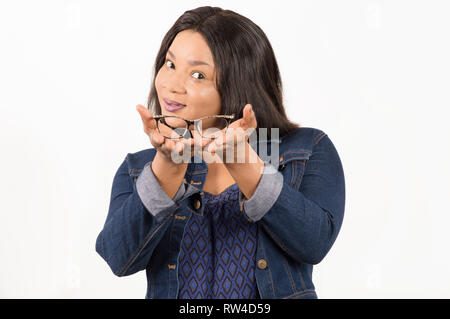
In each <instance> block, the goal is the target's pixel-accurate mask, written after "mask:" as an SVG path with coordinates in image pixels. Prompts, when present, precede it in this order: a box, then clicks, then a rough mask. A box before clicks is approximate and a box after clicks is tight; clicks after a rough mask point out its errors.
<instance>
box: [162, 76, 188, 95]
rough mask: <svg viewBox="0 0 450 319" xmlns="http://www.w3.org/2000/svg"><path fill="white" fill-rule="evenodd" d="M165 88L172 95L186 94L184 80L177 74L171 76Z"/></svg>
mask: <svg viewBox="0 0 450 319" xmlns="http://www.w3.org/2000/svg"><path fill="white" fill-rule="evenodd" d="M165 86H166V88H167V90H168V91H170V92H171V93H185V91H186V89H185V86H184V80H183V79H182V78H181V77H180V76H179V75H177V74H172V75H170V76H169V77H168V78H167V79H166V81H165Z"/></svg>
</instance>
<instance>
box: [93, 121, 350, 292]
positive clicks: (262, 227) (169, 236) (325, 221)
mask: <svg viewBox="0 0 450 319" xmlns="http://www.w3.org/2000/svg"><path fill="white" fill-rule="evenodd" d="M275 142H276V143H277V145H276V146H277V149H275V148H274V146H273V145H274V140H262V139H260V140H258V143H257V149H256V150H255V151H256V152H257V153H258V155H259V156H260V158H261V159H262V160H263V161H264V171H263V174H262V176H261V179H260V181H259V184H258V186H257V188H256V190H255V192H254V194H253V195H252V197H251V198H250V199H246V198H245V196H244V195H243V194H242V192H240V195H239V202H240V207H241V212H242V214H243V216H244V217H245V218H247V219H248V220H249V221H250V222H254V223H256V224H257V225H258V233H257V236H258V238H257V250H256V267H255V277H256V282H257V286H258V292H259V296H260V297H261V298H264V299H265V298H301V299H304V298H317V294H316V292H315V287H314V284H313V282H312V270H313V265H315V264H318V263H319V262H320V261H321V260H322V259H323V258H324V257H325V255H326V254H327V253H328V251H329V250H330V248H331V246H332V245H333V243H334V241H335V240H336V237H337V235H338V233H339V230H340V228H341V224H342V221H343V216H344V208H345V180H344V171H343V167H342V164H341V161H340V158H339V155H338V153H337V150H336V149H335V147H334V145H333V143H332V142H331V140H330V138H329V137H328V135H327V134H326V133H324V132H323V131H321V130H319V129H315V128H309V127H301V128H299V129H297V130H296V131H295V132H293V133H291V134H289V135H285V136H282V137H280V138H279V139H278V140H277V141H275ZM252 147H253V146H252ZM265 153H267V154H265ZM155 154H156V150H155V149H154V148H151V149H146V150H142V151H139V152H136V153H129V154H127V156H126V158H125V159H124V161H123V163H122V164H121V165H120V167H119V169H118V170H117V172H116V174H115V176H114V180H113V185H112V190H111V199H110V205H109V211H108V215H107V218H106V222H105V224H104V226H103V229H102V230H101V232H100V234H99V235H98V237H97V241H96V251H97V252H98V253H99V254H100V256H101V257H102V258H103V259H104V260H105V261H106V262H107V263H108V265H109V267H110V268H111V270H112V271H113V273H114V274H115V275H117V276H128V275H132V274H134V273H136V272H138V271H141V270H144V269H145V270H146V274H147V293H146V295H145V298H177V296H178V255H179V253H180V246H181V241H182V239H183V233H184V226H185V225H186V223H187V221H188V220H189V218H190V217H191V215H192V214H200V215H202V214H203V208H204V205H203V195H204V193H203V191H202V190H203V185H204V183H205V180H206V175H207V172H208V166H207V164H206V162H204V161H203V160H202V159H200V160H198V161H197V162H195V161H192V159H193V158H191V162H190V163H189V164H188V166H187V170H186V173H185V178H184V181H183V183H182V184H181V185H180V188H179V189H178V191H177V193H176V195H175V196H174V197H173V198H172V199H171V198H170V197H169V196H168V195H167V194H166V193H165V192H164V190H163V189H162V188H161V186H160V185H159V183H158V182H157V180H156V178H155V176H154V174H153V172H152V170H151V167H150V165H151V162H152V161H153V158H154V156H155ZM195 156H197V155H195ZM264 156H266V158H267V157H268V156H270V157H271V158H272V159H273V156H277V160H276V161H274V160H271V161H266V160H265V159H264ZM278 156H279V157H278Z"/></svg>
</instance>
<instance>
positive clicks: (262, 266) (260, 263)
mask: <svg viewBox="0 0 450 319" xmlns="http://www.w3.org/2000/svg"><path fill="white" fill-rule="evenodd" d="M256 265H257V266H258V268H259V269H266V268H267V261H265V260H264V259H260V260H258V262H257V263H256Z"/></svg>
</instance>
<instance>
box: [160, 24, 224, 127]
mask: <svg viewBox="0 0 450 319" xmlns="http://www.w3.org/2000/svg"><path fill="white" fill-rule="evenodd" d="M215 75H216V74H215V66H214V62H213V56H212V53H211V51H210V49H209V47H208V44H207V43H206V41H205V40H204V39H203V37H202V35H201V34H200V33H198V32H195V31H192V30H184V31H181V32H179V33H178V34H177V36H176V37H175V39H174V40H173V42H172V44H171V46H170V48H169V50H168V52H167V53H166V60H165V63H164V65H163V66H162V67H161V69H159V71H158V74H157V75H156V79H155V87H156V91H157V94H158V100H159V103H160V105H161V112H162V114H163V115H177V116H181V117H184V118H186V119H189V120H194V119H198V118H200V117H203V116H208V115H217V114H220V113H219V112H220V110H221V103H220V95H219V92H218V91H217V89H216V83H215ZM165 99H168V100H172V101H176V102H178V103H181V104H184V105H186V106H185V107H183V108H181V109H178V110H168V109H166V107H165V105H166V103H165ZM213 124H214V121H208V122H204V123H203V128H204V129H205V128H208V127H210V126H213Z"/></svg>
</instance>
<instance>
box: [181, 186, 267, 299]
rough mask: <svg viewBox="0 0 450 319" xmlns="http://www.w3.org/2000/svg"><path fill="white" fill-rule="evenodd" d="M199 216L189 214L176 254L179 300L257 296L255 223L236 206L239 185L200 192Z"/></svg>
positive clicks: (237, 203) (237, 204)
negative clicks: (220, 189)
mask: <svg viewBox="0 0 450 319" xmlns="http://www.w3.org/2000/svg"><path fill="white" fill-rule="evenodd" d="M203 204H204V205H205V208H204V212H203V216H199V215H197V214H192V217H191V218H190V219H189V221H188V223H187V224H186V228H185V231H184V237H183V241H182V243H181V251H180V255H179V263H178V265H179V268H178V269H179V271H178V278H179V283H180V286H179V294H178V298H180V299H198V298H202V299H222V298H227V299H228V298H258V297H259V296H258V289H257V286H256V280H255V254H256V232H257V228H256V224H255V223H251V222H249V221H248V220H247V219H246V218H245V216H244V215H243V214H242V212H241V211H240V209H239V187H238V185H237V184H233V185H231V186H229V187H228V188H227V189H225V190H224V191H223V192H222V193H220V194H216V195H214V194H211V193H208V192H204V199H203Z"/></svg>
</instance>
